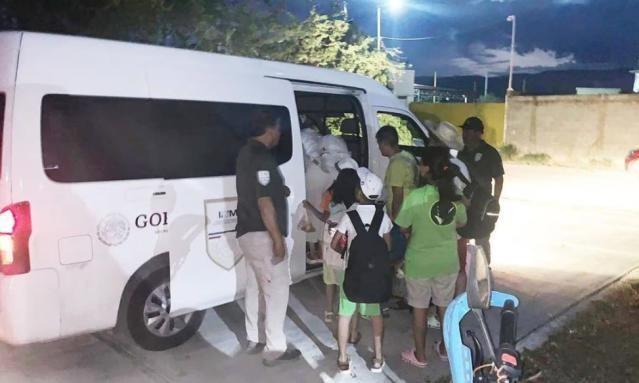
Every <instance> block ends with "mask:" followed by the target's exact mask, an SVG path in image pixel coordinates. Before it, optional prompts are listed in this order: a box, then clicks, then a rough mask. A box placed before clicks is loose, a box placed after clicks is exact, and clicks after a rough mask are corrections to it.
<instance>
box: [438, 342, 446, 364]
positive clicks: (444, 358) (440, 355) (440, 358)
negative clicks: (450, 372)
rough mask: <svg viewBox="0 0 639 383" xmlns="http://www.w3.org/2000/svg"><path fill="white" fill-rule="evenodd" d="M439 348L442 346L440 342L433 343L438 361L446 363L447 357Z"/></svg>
mask: <svg viewBox="0 0 639 383" xmlns="http://www.w3.org/2000/svg"><path fill="white" fill-rule="evenodd" d="M441 346H443V343H442V342H441V341H439V340H438V341H437V342H435V353H436V354H437V356H438V357H439V360H441V361H442V362H448V355H446V354H443V353H442V352H441V350H440V348H441Z"/></svg>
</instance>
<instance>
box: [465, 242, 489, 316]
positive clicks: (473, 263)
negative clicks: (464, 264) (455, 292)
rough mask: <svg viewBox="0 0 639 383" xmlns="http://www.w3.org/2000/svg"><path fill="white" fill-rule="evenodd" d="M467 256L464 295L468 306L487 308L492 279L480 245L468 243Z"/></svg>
mask: <svg viewBox="0 0 639 383" xmlns="http://www.w3.org/2000/svg"><path fill="white" fill-rule="evenodd" d="M467 257H468V283H467V284H466V295H467V297H468V307H470V308H471V309H488V308H490V294H491V292H492V288H493V283H492V282H493V281H492V276H491V275H490V268H489V267H488V262H487V260H486V254H485V253H484V249H483V248H482V247H481V246H477V245H473V244H469V245H468V250H467Z"/></svg>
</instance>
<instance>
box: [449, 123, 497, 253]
mask: <svg viewBox="0 0 639 383" xmlns="http://www.w3.org/2000/svg"><path fill="white" fill-rule="evenodd" d="M462 129H463V135H462V137H463V139H464V149H463V150H462V151H461V152H459V155H458V156H457V157H458V158H459V159H460V160H462V161H463V162H464V163H465V164H466V166H467V167H468V170H469V171H470V176H471V179H472V181H473V183H474V184H476V187H475V189H474V190H475V192H474V194H473V197H472V202H471V208H470V209H469V211H468V224H467V225H466V226H465V227H463V228H461V229H459V231H458V232H459V234H460V235H461V236H462V237H463V238H466V239H475V243H476V244H477V245H480V246H482V247H483V248H484V252H485V253H486V257H487V258H488V262H489V263H490V233H487V230H485V228H482V227H481V224H482V222H481V211H479V210H480V209H473V207H474V206H483V205H484V204H485V202H486V201H488V199H489V198H490V197H491V196H494V198H495V199H496V200H497V202H499V198H500V197H501V190H502V188H503V186H504V165H503V163H502V160H501V156H500V155H499V152H498V151H497V149H495V148H493V147H492V146H490V145H489V144H488V143H486V141H484V140H483V139H482V136H483V134H484V123H483V122H482V120H480V119H479V118H477V117H469V118H467V119H466V121H465V122H464V124H463V125H462ZM493 181H494V188H493Z"/></svg>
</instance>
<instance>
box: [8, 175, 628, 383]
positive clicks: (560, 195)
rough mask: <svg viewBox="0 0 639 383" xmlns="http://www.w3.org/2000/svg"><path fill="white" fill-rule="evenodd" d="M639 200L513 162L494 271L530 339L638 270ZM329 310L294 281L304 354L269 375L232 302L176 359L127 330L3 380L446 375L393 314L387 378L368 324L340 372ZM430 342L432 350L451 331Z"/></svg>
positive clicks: (317, 284)
mask: <svg viewBox="0 0 639 383" xmlns="http://www.w3.org/2000/svg"><path fill="white" fill-rule="evenodd" d="M638 196H639V178H637V177H631V176H628V175H626V174H624V173H621V172H612V171H586V170H578V169H568V168H549V167H537V166H522V165H508V166H507V175H506V187H505V191H504V196H503V200H502V215H501V217H500V221H499V223H498V228H497V230H496V232H495V235H494V238H493V248H494V250H493V264H492V267H493V271H494V275H495V279H496V284H497V288H499V289H501V290H504V291H508V292H513V293H515V294H516V295H517V296H518V297H519V298H520V299H521V307H520V322H519V335H520V337H524V336H526V335H527V334H529V333H530V332H531V331H534V330H535V329H536V328H538V327H539V326H541V325H543V324H544V323H546V322H547V321H548V320H550V319H551V318H553V317H554V316H555V315H557V314H558V313H561V312H562V311H563V310H564V309H565V308H567V307H568V306H570V305H571V304H573V303H574V302H575V301H578V300H579V299H581V298H582V297H584V296H586V295H588V294H589V293H590V292H592V291H593V290H595V289H597V288H598V287H599V286H602V285H604V284H606V283H607V282H608V281H610V280H612V279H614V278H615V277H617V276H618V275H620V274H622V273H624V272H626V271H627V270H629V269H630V268H632V267H634V266H636V265H637V264H639V257H637V255H636V254H637V251H636V247H635V246H636V240H635V238H636V237H637V232H639V197H638ZM322 312H323V287H322V285H321V281H320V280H319V279H318V278H313V279H310V280H307V281H304V282H301V283H299V284H297V285H295V286H293V288H292V294H291V302H290V305H289V315H288V319H287V323H286V332H287V335H288V337H289V341H290V342H291V343H293V344H294V345H295V346H297V347H298V348H300V350H302V352H303V359H302V360H300V361H298V362H295V363H291V364H289V365H285V366H279V367H275V368H270V369H269V368H264V367H263V366H262V364H261V361H260V358H259V356H249V355H245V354H244V353H243V352H242V351H241V350H242V347H243V344H244V329H243V313H242V309H241V307H240V305H238V304H237V303H232V304H228V305H225V306H222V307H219V308H216V309H215V310H209V312H208V313H207V317H206V319H205V322H204V324H203V326H202V328H201V330H200V332H199V333H198V335H197V336H196V337H194V338H193V339H191V340H190V341H189V342H187V343H186V344H185V345H183V346H181V347H178V348H175V349H173V350H169V351H165V352H156V353H153V352H147V351H144V350H141V349H139V348H138V347H137V346H135V345H134V344H132V342H131V341H130V340H129V339H128V337H127V336H126V335H125V334H123V333H121V332H118V331H106V332H102V333H98V334H92V335H82V336H78V337H74V338H70V339H63V340H59V341H56V342H51V343H46V344H35V345H29V346H24V347H10V346H6V345H0V382H11V383H13V382H20V383H23V382H29V383H31V382H38V383H39V382H56V383H57V382H64V383H76V382H77V383H80V382H82V383H84V382H98V381H100V382H118V383H120V382H140V383H142V382H234V383H235V382H251V381H256V382H257V381H259V382H264V383H267V382H278V383H279V382H350V381H352V382H386V381H391V382H404V381H405V382H423V381H424V379H425V378H427V377H428V378H433V377H436V376H439V375H442V374H444V373H446V372H447V365H446V364H445V363H443V362H440V361H439V360H437V359H436V358H435V357H434V355H433V352H432V350H430V353H429V354H428V356H429V357H430V361H429V363H430V365H429V367H428V368H427V369H425V370H418V369H415V368H412V367H409V366H407V365H405V364H404V363H402V362H401V360H400V357H399V353H400V352H401V351H402V350H404V349H406V348H408V347H410V346H411V333H410V317H409V315H408V313H407V312H393V313H391V317H390V318H388V319H387V321H386V323H387V332H386V338H385V354H386V358H387V364H388V367H387V368H386V370H385V371H384V373H383V374H380V375H375V374H371V373H369V372H368V371H367V369H366V364H367V363H368V362H369V360H370V358H371V349H370V345H371V340H370V324H369V323H368V322H366V321H364V322H363V323H362V325H361V326H360V327H361V330H362V333H363V335H364V337H363V340H362V342H361V343H360V344H359V345H358V347H357V348H356V349H355V348H353V349H351V356H352V358H353V360H354V364H355V368H354V376H344V375H339V374H337V373H336V368H335V359H336V355H337V353H336V351H335V350H336V344H335V340H334V338H333V336H332V328H330V327H328V326H326V325H325V324H324V323H323V321H322ZM43 315H46V313H43ZM430 335H431V337H430V339H429V341H428V343H429V344H432V342H433V341H434V340H436V339H439V338H440V336H441V334H440V332H439V331H431V332H430ZM534 335H535V334H534V333H533V336H534ZM529 338H530V337H527V339H529Z"/></svg>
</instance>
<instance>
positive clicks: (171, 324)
mask: <svg viewBox="0 0 639 383" xmlns="http://www.w3.org/2000/svg"><path fill="white" fill-rule="evenodd" d="M170 313H171V290H170V289H169V284H168V283H162V284H161V285H160V286H158V287H157V288H156V289H155V290H153V291H152V292H151V294H149V296H148V297H147V298H146V301H145V302H144V324H145V325H146V328H147V329H148V330H149V331H150V332H151V333H153V334H154V335H157V336H161V337H168V336H171V335H175V334H177V333H179V332H180V331H182V330H184V328H185V327H186V325H187V324H188V323H189V321H190V320H191V316H192V315H193V313H189V314H186V315H182V316H179V317H174V318H172V317H171V315H170Z"/></svg>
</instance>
